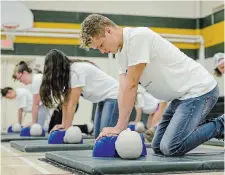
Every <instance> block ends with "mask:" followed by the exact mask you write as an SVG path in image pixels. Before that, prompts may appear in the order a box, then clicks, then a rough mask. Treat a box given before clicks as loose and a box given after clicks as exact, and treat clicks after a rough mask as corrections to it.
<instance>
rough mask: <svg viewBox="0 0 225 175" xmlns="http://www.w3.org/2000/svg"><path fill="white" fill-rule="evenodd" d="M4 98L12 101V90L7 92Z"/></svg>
mask: <svg viewBox="0 0 225 175" xmlns="http://www.w3.org/2000/svg"><path fill="white" fill-rule="evenodd" d="M5 98H8V99H14V98H16V93H15V91H14V90H9V91H8V93H7V94H6V96H5Z"/></svg>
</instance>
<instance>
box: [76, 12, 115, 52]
mask: <svg viewBox="0 0 225 175" xmlns="http://www.w3.org/2000/svg"><path fill="white" fill-rule="evenodd" d="M115 26H116V24H115V23H114V22H113V21H111V20H110V19H109V18H107V17H105V16H102V15H99V14H91V15H89V16H88V17H87V18H85V20H84V21H83V22H82V24H81V32H80V47H81V48H84V49H86V50H88V49H89V48H90V45H91V43H92V38H93V37H98V36H105V27H115Z"/></svg>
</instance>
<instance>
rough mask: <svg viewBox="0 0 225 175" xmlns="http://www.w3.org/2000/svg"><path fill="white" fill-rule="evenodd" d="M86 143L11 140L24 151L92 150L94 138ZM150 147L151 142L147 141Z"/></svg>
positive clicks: (11, 144) (86, 140) (85, 140)
mask: <svg viewBox="0 0 225 175" xmlns="http://www.w3.org/2000/svg"><path fill="white" fill-rule="evenodd" d="M83 141H84V144H48V140H29V141H26V140H23V141H10V146H11V147H13V148H15V149H18V150H20V151H23V152H47V151H65V150H66V151H70V150H92V149H93V146H94V139H84V140H83ZM146 147H147V148H150V147H151V144H150V143H146Z"/></svg>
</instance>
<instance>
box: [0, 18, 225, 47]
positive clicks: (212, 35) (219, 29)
mask: <svg viewBox="0 0 225 175" xmlns="http://www.w3.org/2000/svg"><path fill="white" fill-rule="evenodd" d="M34 28H61V29H80V24H70V23H49V22H35V23H34ZM151 29H152V30H153V31H155V32H157V33H168V34H181V35H199V34H201V35H203V38H204V40H205V47H210V46H213V45H216V44H219V43H222V42H224V21H222V22H219V23H217V24H214V25H212V26H209V27H206V28H204V29H175V28H156V27H154V28H153V27H152V28H151ZM1 38H4V36H2V35H1ZM15 43H33V44H34V43H35V44H62V45H78V44H79V39H70V38H51V37H23V36H17V37H16V38H15ZM173 44H174V45H175V46H177V47H178V48H180V49H198V48H199V47H200V45H199V44H189V43H173Z"/></svg>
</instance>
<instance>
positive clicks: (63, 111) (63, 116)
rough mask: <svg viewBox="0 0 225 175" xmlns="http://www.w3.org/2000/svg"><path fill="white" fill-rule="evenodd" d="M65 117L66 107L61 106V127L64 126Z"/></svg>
mask: <svg viewBox="0 0 225 175" xmlns="http://www.w3.org/2000/svg"><path fill="white" fill-rule="evenodd" d="M66 116H67V109H66V105H64V104H63V105H62V125H64V126H65V125H66Z"/></svg>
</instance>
